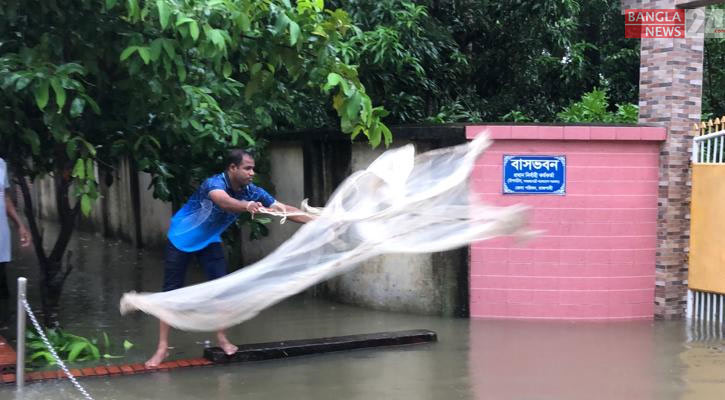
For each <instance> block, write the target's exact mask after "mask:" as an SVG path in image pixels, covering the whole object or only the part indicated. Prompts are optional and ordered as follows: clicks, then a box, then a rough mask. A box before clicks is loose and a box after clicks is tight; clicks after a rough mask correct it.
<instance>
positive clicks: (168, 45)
mask: <svg viewBox="0 0 725 400" xmlns="http://www.w3.org/2000/svg"><path fill="white" fill-rule="evenodd" d="M161 44H162V45H163V46H164V50H165V51H166V54H167V55H168V56H169V58H172V59H173V58H174V55H175V54H174V41H173V40H171V39H162V40H161Z"/></svg>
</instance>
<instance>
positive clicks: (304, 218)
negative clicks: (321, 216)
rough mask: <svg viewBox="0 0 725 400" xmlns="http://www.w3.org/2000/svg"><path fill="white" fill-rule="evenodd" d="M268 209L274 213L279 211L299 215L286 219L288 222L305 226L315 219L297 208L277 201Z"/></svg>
mask: <svg viewBox="0 0 725 400" xmlns="http://www.w3.org/2000/svg"><path fill="white" fill-rule="evenodd" d="M269 208H270V209H272V210H274V211H279V212H282V213H285V214H300V215H290V216H289V217H287V219H289V220H290V221H294V222H297V223H300V224H305V223H307V222H310V221H312V220H313V219H315V217H314V216H313V215H310V214H307V213H305V212H304V211H302V210H300V209H299V208H297V207H293V206H290V205H288V204H284V203H280V202H279V201H275V202H274V204H272V205H271V206H270V207H269Z"/></svg>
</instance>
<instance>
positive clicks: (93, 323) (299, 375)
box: [0, 233, 725, 400]
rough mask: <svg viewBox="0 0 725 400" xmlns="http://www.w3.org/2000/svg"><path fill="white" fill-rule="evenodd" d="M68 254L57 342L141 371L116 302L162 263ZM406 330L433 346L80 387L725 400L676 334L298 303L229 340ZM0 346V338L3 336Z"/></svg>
mask: <svg viewBox="0 0 725 400" xmlns="http://www.w3.org/2000/svg"><path fill="white" fill-rule="evenodd" d="M47 241H49V240H47ZM70 248H71V249H72V251H73V254H74V255H73V259H74V265H75V269H74V271H73V272H72V273H71V275H70V276H69V278H68V281H67V283H66V287H65V291H64V294H63V298H62V308H61V314H60V320H61V321H62V324H63V327H64V329H66V330H68V331H70V332H73V333H77V334H80V335H86V336H87V335H100V334H102V332H107V333H108V334H109V335H110V337H111V341H112V342H113V343H114V344H115V345H116V349H115V353H117V354H123V353H124V352H123V350H122V348H121V346H120V343H121V342H122V341H123V340H124V339H128V340H130V341H131V342H133V343H134V347H133V348H132V349H131V350H130V351H128V352H127V353H125V357H124V358H123V359H115V360H109V362H108V363H109V364H111V363H119V362H122V363H133V362H142V361H144V360H145V359H146V358H147V357H148V356H149V355H150V354H151V352H152V350H153V349H154V348H155V345H156V343H155V341H156V335H157V323H156V321H155V320H154V319H153V318H152V317H149V316H147V315H144V314H140V313H136V314H133V315H130V316H125V317H122V316H121V315H120V314H119V312H118V301H119V299H120V296H121V294H122V293H124V292H126V291H129V290H136V291H155V290H157V289H158V288H159V287H160V282H161V275H162V264H161V254H160V252H158V251H155V250H144V251H138V250H136V249H135V248H133V247H131V246H129V245H128V244H125V243H122V242H119V241H113V240H103V239H102V238H100V237H99V236H96V235H93V234H88V233H78V234H76V236H75V238H74V240H73V242H72V244H71V247H70ZM15 255H16V261H15V262H13V263H12V264H11V268H12V270H11V271H9V272H10V274H9V275H10V278H11V279H14V278H15V277H17V276H18V275H20V274H22V275H24V276H26V277H28V279H29V289H30V291H29V298H30V302H31V304H33V307H34V308H38V307H39V304H40V303H39V297H38V293H37V267H36V262H35V259H34V255H33V254H32V252H31V251H29V250H22V251H19V252H17V253H16V254H15ZM189 280H190V281H194V280H196V281H201V280H203V277H202V274H201V271H200V269H199V268H198V267H197V268H194V269H193V271H190V276H189ZM406 329H430V330H433V331H436V332H437V333H438V340H439V341H438V342H437V343H432V344H424V345H411V346H403V347H396V348H384V349H371V350H358V351H352V352H344V353H332V354H322V355H315V356H304V357H299V358H290V359H285V360H271V361H261V362H251V363H242V364H234V365H225V366H213V367H200V368H194V369H189V370H178V371H173V372H168V373H165V372H158V373H152V374H144V375H133V376H117V377H112V378H88V379H83V380H81V383H82V384H83V385H84V386H85V387H86V388H87V389H88V391H89V392H90V393H91V395H92V396H93V397H94V398H96V399H119V400H125V399H134V400H137V399H199V398H205V399H247V400H249V399H287V398H293V399H295V400H300V399H320V400H326V399H416V400H417V399H511V400H518V399H521V400H543V399H552V400H553V399H557V400H559V399H562V400H563V399H657V400H659V399H722V398H725V352H724V351H725V341H723V340H722V339H720V337H722V334H721V330H717V329H710V330H704V329H702V327H700V328H699V329H697V330H695V329H692V328H691V327H688V326H687V325H686V324H685V323H684V322H683V321H654V322H617V323H584V322H540V321H538V322H537V321H491V320H468V319H453V318H438V317H429V316H417V315H409V314H400V313H389V312H381V311H373V310H367V309H363V308H358V307H352V306H347V305H341V304H336V303H331V302H327V301H324V300H320V299H316V298H312V297H309V296H306V295H300V296H297V297H295V298H292V299H289V300H288V301H285V302H283V303H281V304H278V305H277V306H275V307H272V308H270V309H268V310H266V311H264V312H263V313H261V314H260V315H259V316H257V317H256V318H254V319H252V320H250V321H248V322H246V323H244V324H242V325H240V326H238V327H235V328H233V329H231V330H230V331H229V336H230V338H231V339H232V340H233V341H234V342H236V343H259V342H270V341H277V340H289V339H305V338H316V337H326V336H337V335H352V334H360V333H372V332H381V331H394V330H406ZM0 334H2V335H3V336H11V335H9V331H8V330H3V331H0ZM692 336H696V338H695V339H696V340H692ZM688 338H689V339H688ZM212 340H213V334H208V333H188V332H179V331H174V332H173V333H172V337H171V342H172V346H174V348H173V349H172V350H171V357H170V358H172V359H173V358H192V357H200V356H201V354H202V353H203V349H204V346H205V345H206V344H207V343H212V342H211V341H212ZM99 363H100V364H103V363H105V361H101V362H96V364H99ZM81 366H87V364H82V365H81ZM15 397H16V394H15V392H14V388H13V387H12V386H3V387H0V398H2V399H6V398H7V399H12V398H15ZM17 398H19V399H80V398H82V397H81V395H80V393H79V392H78V391H77V390H76V389H75V388H73V386H72V385H71V384H70V382H68V381H57V382H43V383H38V384H30V385H28V386H27V387H26V389H25V392H24V394H23V395H22V396H18V397H17Z"/></svg>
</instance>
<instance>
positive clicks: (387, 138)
mask: <svg viewBox="0 0 725 400" xmlns="http://www.w3.org/2000/svg"><path fill="white" fill-rule="evenodd" d="M380 130H381V131H382V132H383V144H384V145H385V147H388V146H389V145H390V143H392V142H393V134H392V132H390V129H389V128H388V127H387V126H385V125H384V124H383V123H382V122H381V123H380Z"/></svg>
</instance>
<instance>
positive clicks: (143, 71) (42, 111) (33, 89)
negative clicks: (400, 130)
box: [0, 0, 391, 319]
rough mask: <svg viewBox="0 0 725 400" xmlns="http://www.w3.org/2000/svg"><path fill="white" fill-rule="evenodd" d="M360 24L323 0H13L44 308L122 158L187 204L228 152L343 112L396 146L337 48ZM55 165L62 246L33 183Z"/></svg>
mask: <svg viewBox="0 0 725 400" xmlns="http://www.w3.org/2000/svg"><path fill="white" fill-rule="evenodd" d="M358 31H359V30H358V29H357V28H356V27H355V26H354V25H353V24H352V23H351V21H350V18H349V17H348V15H347V13H345V12H344V11H342V10H328V9H325V7H324V2H323V1H322V0H298V1H297V2H296V4H294V5H293V4H292V3H291V2H290V1H289V0H179V1H173V0H155V1H143V0H125V1H122V2H117V1H116V0H79V1H73V2H63V3H61V2H58V1H56V0H24V1H21V0H6V1H5V2H4V5H3V7H0V88H1V89H2V96H1V97H0V106H1V107H2V109H3V110H4V117H3V118H2V120H0V149H1V151H2V153H3V154H2V156H4V157H5V158H6V159H7V160H8V162H9V165H10V166H11V168H12V172H13V174H14V177H15V181H16V182H17V183H18V184H19V185H20V187H21V189H22V192H23V197H24V200H25V205H26V216H27V217H28V219H29V225H30V228H31V232H32V234H33V238H34V243H35V252H36V255H37V257H38V260H39V264H40V266H41V270H42V274H41V276H42V280H43V282H42V287H43V288H44V290H43V291H42V292H43V306H44V309H45V310H46V318H50V319H52V318H53V310H54V309H55V308H57V304H58V299H59V297H60V293H61V289H62V286H63V281H64V280H65V277H66V276H67V274H68V273H69V272H70V270H71V266H70V264H69V263H68V262H67V260H66V261H65V262H64V260H63V256H64V254H65V252H66V247H67V244H68V241H69V240H70V237H71V235H72V233H73V230H74V228H75V224H76V222H77V218H78V216H79V214H81V213H82V214H86V215H87V214H88V213H89V212H90V210H91V207H92V204H93V202H94V200H95V199H96V198H97V197H98V182H99V178H100V177H99V176H98V175H99V173H100V175H101V177H109V176H111V175H110V174H109V171H110V170H111V169H112V168H113V166H114V165H115V163H116V161H117V160H118V159H119V158H121V157H129V158H130V159H131V160H132V162H133V163H134V165H135V166H136V168H137V169H138V170H141V171H145V172H148V173H150V174H151V175H152V177H153V178H152V182H153V189H154V194H155V196H157V197H158V198H161V199H164V200H170V201H174V202H176V203H178V202H180V201H182V199H183V198H184V196H186V195H188V193H189V192H190V190H191V185H193V182H195V181H198V180H199V179H200V178H202V177H203V176H205V175H206V174H208V173H209V171H211V170H213V169H216V168H220V167H221V162H222V157H223V150H224V149H225V148H227V147H228V146H245V147H249V146H259V144H260V140H259V139H260V137H261V136H263V134H264V133H267V132H272V131H274V130H277V129H281V128H285V127H289V126H294V125H295V124H296V123H298V122H299V121H303V120H305V118H306V117H308V118H309V117H310V116H312V120H313V121H315V120H316V119H319V120H328V121H329V115H330V113H334V114H336V115H337V117H338V118H339V119H338V120H339V123H340V129H341V130H342V131H343V132H344V133H347V134H349V135H351V137H353V138H354V137H355V136H357V135H359V134H363V135H364V136H366V137H367V139H368V141H369V142H370V144H371V145H373V146H378V145H379V144H381V143H384V144H386V145H387V144H388V143H389V142H390V140H391V135H390V131H389V130H388V128H387V127H386V126H385V125H384V124H383V123H382V122H381V118H382V117H384V116H385V115H386V111H385V110H384V109H383V108H381V107H373V105H372V102H371V100H370V97H369V96H368V94H367V93H366V90H365V87H364V86H363V85H362V84H361V82H360V79H359V77H358V71H357V69H356V68H355V67H354V66H352V65H349V64H346V63H344V62H343V61H342V60H341V59H340V58H339V57H337V48H338V47H339V46H340V45H341V44H342V43H344V42H345V41H346V40H348V36H349V35H351V34H352V33H353V32H358ZM330 100H332V101H331V102H330ZM321 104H325V105H324V106H321V107H317V108H319V109H322V110H323V111H319V112H312V113H311V112H310V111H309V109H308V108H307V106H308V105H316V106H319V105H321ZM190 166H192V167H190ZM47 175H50V176H52V177H53V180H54V182H55V192H56V199H57V202H56V203H57V212H58V215H59V223H60V234H59V236H58V238H57V240H56V241H55V243H53V245H52V246H46V243H44V240H45V239H46V238H44V237H42V235H41V229H40V228H39V225H38V222H37V221H36V220H35V218H34V212H33V207H34V204H33V202H32V198H31V196H30V189H29V182H32V181H33V180H36V179H38V178H40V177H43V176H47ZM48 249H50V250H48Z"/></svg>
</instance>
